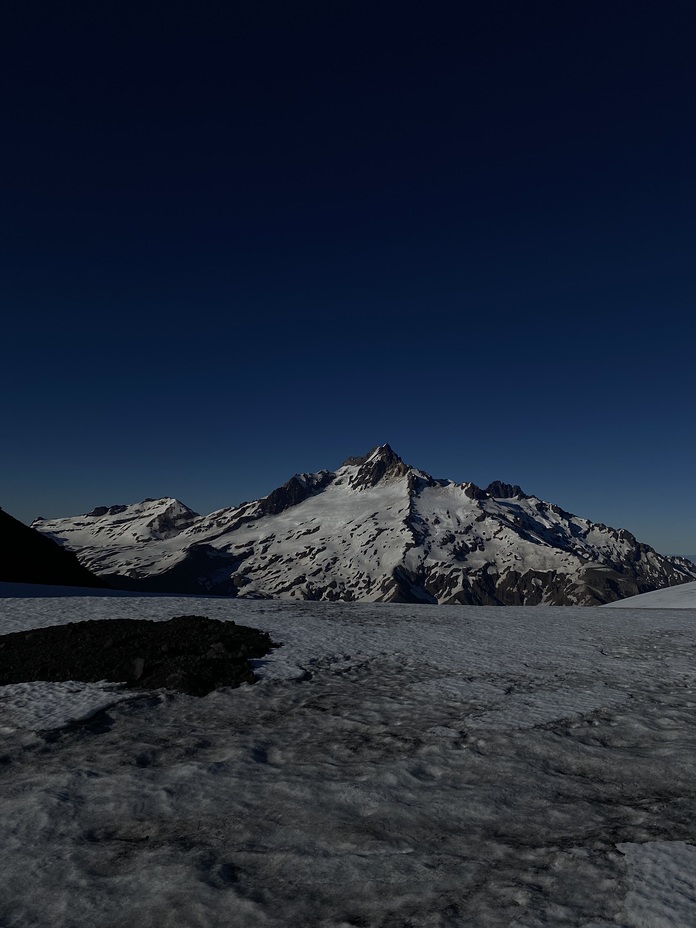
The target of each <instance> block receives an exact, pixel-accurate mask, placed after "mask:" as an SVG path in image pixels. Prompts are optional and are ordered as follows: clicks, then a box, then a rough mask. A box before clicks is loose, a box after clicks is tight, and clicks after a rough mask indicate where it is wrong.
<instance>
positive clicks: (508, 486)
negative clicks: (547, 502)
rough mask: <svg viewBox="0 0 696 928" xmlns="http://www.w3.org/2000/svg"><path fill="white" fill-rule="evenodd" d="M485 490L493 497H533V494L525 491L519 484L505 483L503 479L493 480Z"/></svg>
mask: <svg viewBox="0 0 696 928" xmlns="http://www.w3.org/2000/svg"><path fill="white" fill-rule="evenodd" d="M485 492H486V493H487V494H488V495H489V496H492V497H493V499H531V496H530V495H529V494H528V493H525V492H524V490H523V489H522V487H520V486H518V484H516V483H503V482H502V481H501V480H493V481H492V482H491V483H489V484H488V486H487V487H486V490H485Z"/></svg>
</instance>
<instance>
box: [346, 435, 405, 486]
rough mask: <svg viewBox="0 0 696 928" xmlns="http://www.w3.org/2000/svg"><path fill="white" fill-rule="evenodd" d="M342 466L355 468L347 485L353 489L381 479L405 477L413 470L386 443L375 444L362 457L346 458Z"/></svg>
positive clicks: (378, 481)
mask: <svg viewBox="0 0 696 928" xmlns="http://www.w3.org/2000/svg"><path fill="white" fill-rule="evenodd" d="M343 468H350V469H352V468H357V470H355V472H354V473H351V474H350V476H349V485H350V486H351V487H352V488H353V489H355V490H365V489H367V488H369V487H375V486H377V484H378V483H381V482H382V481H383V480H390V479H394V478H398V477H405V476H406V475H407V474H408V473H410V472H411V471H412V470H413V468H412V467H410V466H409V465H408V464H406V463H405V461H404V460H403V459H402V458H400V457H399V455H398V454H397V453H396V452H395V451H394V449H393V448H392V447H391V445H388V444H384V445H377V447H375V448H373V449H372V451H370V452H369V453H368V454H366V455H363V456H362V457H352V458H348V460H347V461H346V462H345V464H344V465H343ZM343 468H342V469H343Z"/></svg>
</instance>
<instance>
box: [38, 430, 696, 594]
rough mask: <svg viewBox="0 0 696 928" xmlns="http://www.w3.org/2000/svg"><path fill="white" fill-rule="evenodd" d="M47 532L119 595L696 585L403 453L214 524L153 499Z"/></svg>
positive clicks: (618, 535) (324, 476) (509, 493)
mask: <svg viewBox="0 0 696 928" xmlns="http://www.w3.org/2000/svg"><path fill="white" fill-rule="evenodd" d="M33 528H35V529H37V530H38V531H39V532H41V533H43V534H44V535H46V536H48V537H49V538H51V539H54V540H55V541H58V542H59V543H60V544H61V545H63V546H64V547H65V548H66V549H68V550H70V551H73V552H75V553H76V554H77V556H78V558H79V560H80V562H81V563H82V564H83V565H84V566H85V567H86V568H89V570H91V571H93V572H94V573H96V574H98V575H99V576H100V577H102V578H103V579H104V580H105V581H107V582H108V583H109V584H111V585H112V586H115V587H119V588H124V589H133V590H141V591H153V592H175V593H213V594H221V595H228V596H240V597H250V598H281V599H296V600H341V601H352V600H365V601H371V602H424V603H467V604H482V605H524V604H526V605H597V604H601V603H608V602H612V601H614V600H617V599H622V598H624V597H627V596H632V595H634V594H636V593H643V592H647V591H650V590H655V589H659V588H662V587H667V586H671V585H676V584H679V583H684V582H686V581H691V580H694V579H696V564H694V563H692V562H691V561H689V560H687V559H686V558H680V557H667V556H664V555H661V554H658V553H657V552H656V551H655V550H654V549H653V548H651V547H649V546H648V545H645V544H641V543H640V542H638V541H636V539H635V538H634V537H633V535H631V533H630V532H627V531H626V530H624V529H618V530H617V529H613V528H609V527H607V526H606V525H603V524H601V523H594V522H590V521H589V520H587V519H583V518H580V517H578V516H574V515H572V514H571V513H569V512H565V511H564V510H563V509H561V508H560V507H559V506H555V505H553V504H552V503H547V502H544V501H543V500H541V499H538V498H537V497H535V496H530V495H528V494H526V493H524V492H523V491H522V489H521V488H520V487H519V486H516V485H515V486H511V485H509V484H504V483H500V482H495V483H492V484H490V486H488V487H487V488H486V489H485V490H484V489H481V488H479V487H477V486H476V485H474V484H473V483H455V482H453V481H451V480H440V479H435V478H433V477H431V476H430V475H429V474H427V473H426V472H425V471H422V470H419V469H417V468H415V467H411V466H409V465H407V464H405V463H404V461H403V460H402V459H401V458H400V457H399V456H398V455H397V454H395V452H394V451H393V450H392V449H391V448H390V447H389V445H381V446H380V447H378V448H375V449H374V450H373V451H372V452H370V453H369V454H367V455H365V456H363V457H355V458H349V459H348V460H347V461H346V462H345V464H344V465H343V466H342V467H340V468H339V469H338V470H336V471H329V470H322V471H319V472H318V473H315V474H297V475H295V476H294V477H292V478H291V479H290V480H289V481H288V482H287V483H286V484H285V485H284V486H282V487H279V488H278V489H276V490H274V491H273V492H272V493H270V494H269V495H268V496H265V497H263V498H262V499H258V500H254V501H253V502H250V503H242V504H241V505H240V506H237V507H231V508H229V509H220V510H218V511H216V512H213V513H211V514H210V515H207V516H201V515H199V514H198V513H196V512H193V510H191V509H189V508H188V507H187V506H185V505H184V504H183V503H181V502H179V501H178V500H176V499H171V498H167V499H157V500H153V499H147V500H144V501H143V502H141V503H134V504H131V505H118V506H108V507H107V506H102V507H99V508H97V509H94V510H93V511H92V512H90V513H87V514H86V515H81V516H75V517H73V518H67V519H52V520H48V519H39V520H37V521H36V522H34V524H33Z"/></svg>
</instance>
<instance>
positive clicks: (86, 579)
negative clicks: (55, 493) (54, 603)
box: [0, 509, 109, 589]
mask: <svg viewBox="0 0 696 928" xmlns="http://www.w3.org/2000/svg"><path fill="white" fill-rule="evenodd" d="M0 580H2V581H4V582H5V583H42V584H55V585H56V586H87V587H100V588H103V589H106V588H108V586H109V584H108V583H106V581H104V580H103V579H101V578H100V577H97V576H96V575H95V574H93V573H92V572H91V571H90V570H87V568H86V567H83V566H82V565H81V564H80V562H79V561H78V560H77V557H76V556H75V555H74V554H73V553H71V552H70V551H66V550H65V549H64V548H61V546H60V545H59V544H57V543H56V542H55V541H53V540H52V539H51V538H48V537H47V536H46V535H42V534H41V533H40V532H37V531H36V530H35V529H33V528H29V526H28V525H25V524H24V523H23V522H20V521H19V520H17V519H15V518H13V517H12V516H11V515H8V513H6V512H4V511H3V510H2V509H0Z"/></svg>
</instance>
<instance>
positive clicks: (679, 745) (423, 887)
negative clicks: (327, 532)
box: [0, 596, 696, 928]
mask: <svg viewBox="0 0 696 928" xmlns="http://www.w3.org/2000/svg"><path fill="white" fill-rule="evenodd" d="M183 612H198V613H201V614H207V615H209V616H211V617H215V618H228V619H234V620H235V621H238V622H243V623H245V624H249V625H254V626H256V627H259V628H262V629H265V630H267V631H269V632H270V633H271V634H272V635H273V637H274V638H275V639H276V640H278V641H282V642H283V646H282V647H281V648H279V649H277V650H276V651H275V652H273V653H272V654H271V655H270V656H269V657H268V658H266V659H264V660H262V661H259V662H257V667H258V672H259V673H260V674H261V676H262V677H263V680H262V682H261V683H259V684H257V685H256V686H244V687H241V688H239V689H236V690H221V691H217V692H215V693H213V694H211V695H210V696H208V697H206V698H204V699H195V698H191V697H186V696H181V695H166V694H162V695H157V694H155V695H145V696H143V695H138V696H137V697H135V698H131V699H129V700H128V701H124V702H121V703H119V704H117V705H113V706H112V707H111V708H110V709H109V710H108V712H107V713H106V714H105V715H103V714H102V715H98V716H96V717H95V718H94V719H93V720H92V721H91V722H87V723H84V724H81V725H74V726H70V727H67V728H62V729H59V730H57V731H56V730H52V731H48V732H42V731H37V730H36V729H43V728H45V726H46V725H47V724H53V721H54V720H55V718H56V706H57V705H58V703H59V702H60V698H61V696H60V691H59V690H58V689H55V688H53V689H54V692H53V695H51V694H50V693H49V691H50V690H51V689H52V687H51V686H49V685H47V684H42V685H41V687H37V692H38V693H39V696H38V697H37V699H36V700H35V705H34V708H33V709H32V715H31V716H29V715H27V716H26V717H24V718H23V719H22V705H21V704H20V702H19V700H18V699H15V697H16V696H17V695H18V694H19V693H15V694H14V696H13V693H12V689H11V688H5V690H4V692H3V700H2V702H0V712H1V713H2V722H1V723H0V724H2V726H3V732H2V735H1V736H0V737H1V740H0V802H1V803H2V809H3V816H2V824H1V825H0V828H1V829H2V835H3V837H2V840H1V841H0V873H2V874H3V879H2V881H0V924H2V925H3V928H24V926H36V925H44V924H51V925H52V926H56V928H82V926H90V928H91V926H93V925H99V926H100V928H101V926H105V928H116V926H119V928H120V926H123V928H125V926H126V925H129V924H141V925H145V926H155V925H156V926H158V928H159V926H176V928H184V926H185V928H190V926H201V928H203V926H205V928H208V926H210V928H218V926H219V928H228V926H235V928H236V926H242V928H246V926H250V928H257V926H258V928H261V926H264V928H281V926H282V928H287V926H302V928H314V926H317V928H318V926H322V928H349V926H361V925H362V926H367V928H373V926H374V928H405V926H412V928H435V926H462V928H464V926H466V928H469V926H476V928H486V926H499V928H511V926H514V928H541V926H542V925H543V926H561V925H563V926H566V925H568V926H575V928H600V926H601V928H608V926H610V925H611V926H614V928H616V926H619V928H621V926H624V928H661V926H664V925H669V926H670V928H686V926H687V925H689V926H691V928H692V926H693V924H694V880H693V876H692V874H693V861H694V848H693V846H692V845H693V844H694V843H695V842H696V817H695V816H694V797H695V796H696V770H694V765H693V757H694V752H695V751H696V715H695V711H694V710H696V664H695V663H694V659H693V655H694V623H695V622H696V611H689V610H684V609H680V610H671V611H667V610H664V611H663V610H649V611H648V610H635V611H633V610H628V611H627V610H622V611H621V612H610V611H607V610H605V609H601V610H598V609H573V608H568V609H556V608H545V609H534V608H529V607H527V608H520V609H516V608H509V609H501V608H477V607H451V608H448V609H438V608H435V607H427V606H421V607H418V606H397V605H382V606H374V605H370V604H334V605H331V604H314V603H308V604H288V603H274V602H260V603H259V602H239V601H229V600H227V601H225V600H220V599H201V600H199V601H196V600H192V599H191V598H186V599H183V600H176V599H172V598H162V599H158V598H154V597H150V598H139V597H118V598H114V597H94V596H92V597H83V598H72V597H64V598H46V599H20V598H14V599H5V600H3V601H2V603H1V612H0V615H1V616H2V618H1V619H0V631H2V632H9V631H16V630H19V629H23V628H30V627H36V626H38V625H43V624H55V623H58V622H68V621H79V620H81V619H86V618H108V617H112V618H129V617H137V618H152V619H158V620H163V619H166V618H169V617H170V616H172V615H176V614H181V613H183ZM8 689H9V690H10V692H9V693H8ZM76 689H79V687H77V688H76ZM30 690H31V687H28V686H25V687H24V689H23V690H22V693H23V696H22V698H24V699H25V700H26V698H27V693H28V692H29V691H30ZM41 694H44V695H43V697H42V696H41ZM92 695H93V696H94V699H95V702H94V705H95V707H96V706H97V705H98V704H99V700H103V699H104V693H97V692H94V693H93V694H92ZM107 695H108V694H107ZM111 695H112V696H114V697H115V698H118V695H119V694H118V693H112V694H111ZM84 696H85V703H86V702H87V701H88V700H89V698H91V697H90V692H89V690H88V688H87V687H85V688H84ZM41 698H45V699H46V703H47V712H46V716H45V718H43V719H41V718H40V717H39V716H38V715H37V712H36V704H38V703H40V701H41ZM85 703H83V708H84V705H85ZM64 714H65V713H64Z"/></svg>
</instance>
